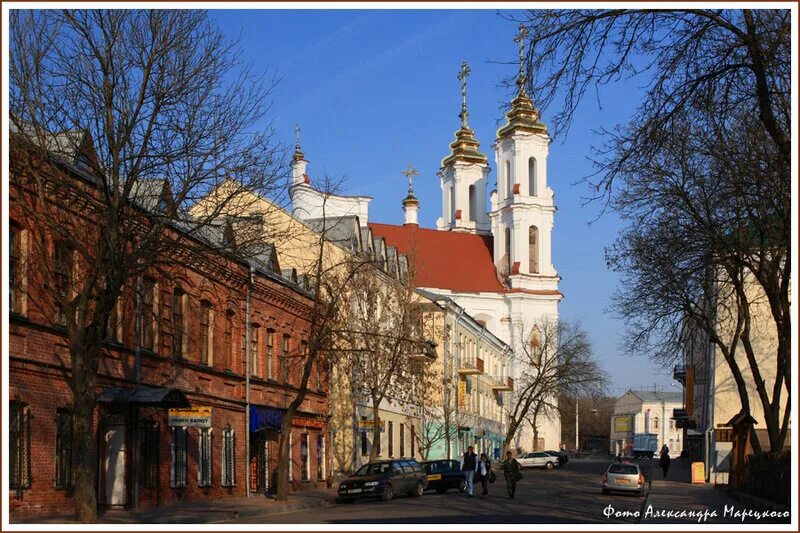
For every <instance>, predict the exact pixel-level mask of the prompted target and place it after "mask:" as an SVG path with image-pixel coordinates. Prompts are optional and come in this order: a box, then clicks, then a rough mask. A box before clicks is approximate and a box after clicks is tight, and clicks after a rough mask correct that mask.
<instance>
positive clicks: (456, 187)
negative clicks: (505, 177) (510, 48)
mask: <svg viewBox="0 0 800 533" xmlns="http://www.w3.org/2000/svg"><path fill="white" fill-rule="evenodd" d="M469 74H470V68H469V66H468V65H467V62H466V61H464V62H462V63H461V70H459V72H458V79H459V81H460V82H461V113H459V115H458V116H459V117H461V128H460V129H459V130H458V131H456V133H455V136H456V140H455V141H453V142H452V143H450V154H449V155H448V156H447V157H445V158H444V159H442V166H441V169H440V171H439V177H440V178H441V185H442V216H441V218H440V219H439V220H438V221H437V223H436V225H437V227H438V228H439V229H440V230H445V231H459V232H464V233H480V234H488V233H489V231H490V228H491V226H490V224H489V217H488V215H487V213H486V185H487V179H488V175H489V170H490V169H489V164H488V161H487V159H486V156H485V155H484V154H483V153H481V152H480V150H479V149H478V148H479V146H480V143H478V141H477V139H475V132H474V131H472V128H470V127H469V123H468V122H467V118H468V117H469V113H468V112H467V77H468V76H469Z"/></svg>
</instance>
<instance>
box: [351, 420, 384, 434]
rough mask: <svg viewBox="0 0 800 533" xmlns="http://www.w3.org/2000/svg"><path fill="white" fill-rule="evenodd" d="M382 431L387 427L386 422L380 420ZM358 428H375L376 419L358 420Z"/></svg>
mask: <svg viewBox="0 0 800 533" xmlns="http://www.w3.org/2000/svg"><path fill="white" fill-rule="evenodd" d="M380 426H381V432H383V431H384V428H385V427H386V422H385V421H383V420H381V421H380ZM358 428H359V429H374V428H375V421H374V420H359V421H358Z"/></svg>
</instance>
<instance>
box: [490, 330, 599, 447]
mask: <svg viewBox="0 0 800 533" xmlns="http://www.w3.org/2000/svg"><path fill="white" fill-rule="evenodd" d="M528 326H530V325H525V324H521V325H520V326H519V328H518V334H519V335H520V338H521V339H523V342H522V346H523V350H522V354H523V355H522V357H521V358H518V360H517V361H516V365H517V369H518V376H517V380H516V381H515V382H514V389H515V390H514V392H512V393H511V397H510V399H509V402H508V406H507V407H506V409H507V411H508V429H507V431H506V439H505V442H504V443H503V449H504V451H505V450H507V449H509V446H511V443H512V442H513V440H514V437H515V435H516V434H517V431H519V430H520V428H521V427H522V426H523V425H524V424H525V423H526V422H528V423H530V424H532V426H533V429H534V439H535V438H537V437H538V427H539V421H540V420H541V419H542V418H544V417H550V416H553V415H555V414H556V413H557V412H558V398H559V396H561V395H579V394H596V393H599V392H600V391H602V390H603V389H604V388H605V383H606V375H605V373H604V372H603V370H602V369H601V368H600V365H599V364H598V363H597V361H595V360H594V359H593V355H592V346H591V343H590V342H589V339H588V337H587V335H586V332H585V331H584V330H583V329H582V328H581V327H580V325H578V324H570V323H567V322H563V321H557V320H555V319H549V318H544V319H542V320H541V321H540V322H539V323H536V324H534V325H532V326H530V329H529V330H528V331H529V332H528V333H526V331H525V328H526V327H528Z"/></svg>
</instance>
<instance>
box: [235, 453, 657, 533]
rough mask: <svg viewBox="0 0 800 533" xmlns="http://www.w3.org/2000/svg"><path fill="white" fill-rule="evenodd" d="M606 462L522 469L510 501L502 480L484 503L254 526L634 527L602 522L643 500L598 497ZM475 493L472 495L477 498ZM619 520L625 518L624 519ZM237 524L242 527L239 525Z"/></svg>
mask: <svg viewBox="0 0 800 533" xmlns="http://www.w3.org/2000/svg"><path fill="white" fill-rule="evenodd" d="M607 466H608V462H606V461H581V460H577V461H576V460H573V461H570V462H569V463H567V464H566V465H565V466H564V467H562V468H557V469H554V470H552V471H546V470H539V469H524V470H523V475H524V476H525V477H524V479H522V480H521V481H520V482H519V484H518V485H517V494H516V497H515V499H513V500H511V499H509V498H508V497H507V495H506V493H505V482H504V480H503V477H502V475H499V476H498V479H497V482H496V483H494V484H491V485H489V497H488V498H480V497H478V496H475V497H473V498H470V497H468V496H466V495H465V494H459V493H458V492H457V491H455V490H452V491H448V492H447V493H445V494H437V493H436V492H433V491H428V492H426V493H425V495H424V496H422V497H421V498H412V497H409V496H399V497H397V498H395V499H394V500H392V501H390V502H382V501H378V500H364V501H359V502H356V503H353V504H340V505H336V506H333V507H326V508H321V509H315V510H314V511H313V512H309V511H304V512H298V513H290V514H281V515H277V516H272V517H270V518H268V519H266V520H265V519H264V518H259V519H257V520H253V522H254V523H255V522H257V523H282V524H295V523H296V524H302V523H306V524H307V523H324V524H345V523H350V524H352V523H357V524H369V523H397V524H435V523H470V524H524V523H635V522H636V519H635V518H633V517H631V518H627V517H619V518H613V517H610V518H606V517H605V516H604V515H603V509H604V508H606V507H607V506H608V505H609V504H611V505H613V506H614V508H615V509H616V510H617V511H631V513H633V512H635V511H638V510H640V508H641V507H642V503H643V501H644V500H643V498H638V497H635V496H628V495H624V494H611V495H603V494H601V490H600V483H601V478H602V475H603V472H604V471H605V468H606V467H607ZM477 493H478V491H477V490H476V494H477ZM623 514H624V513H623ZM240 523H241V521H240Z"/></svg>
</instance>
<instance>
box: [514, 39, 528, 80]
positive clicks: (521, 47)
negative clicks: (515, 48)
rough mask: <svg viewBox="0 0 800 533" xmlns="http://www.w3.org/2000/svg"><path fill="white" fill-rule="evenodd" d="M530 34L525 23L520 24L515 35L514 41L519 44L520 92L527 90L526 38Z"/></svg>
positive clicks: (518, 77)
mask: <svg viewBox="0 0 800 533" xmlns="http://www.w3.org/2000/svg"><path fill="white" fill-rule="evenodd" d="M527 36H528V28H526V27H525V25H524V24H520V25H519V33H517V35H516V36H515V37H514V42H515V43H517V44H519V76H517V87H518V88H519V92H520V94H522V93H523V92H524V91H525V38H526V37H527Z"/></svg>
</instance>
